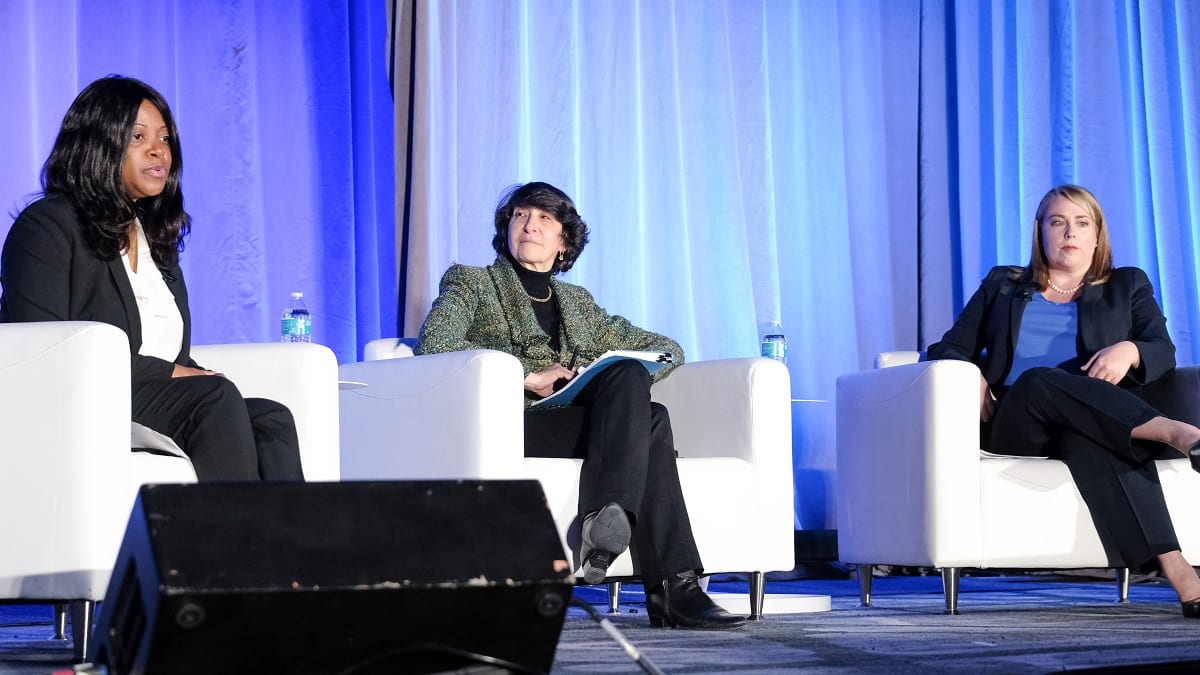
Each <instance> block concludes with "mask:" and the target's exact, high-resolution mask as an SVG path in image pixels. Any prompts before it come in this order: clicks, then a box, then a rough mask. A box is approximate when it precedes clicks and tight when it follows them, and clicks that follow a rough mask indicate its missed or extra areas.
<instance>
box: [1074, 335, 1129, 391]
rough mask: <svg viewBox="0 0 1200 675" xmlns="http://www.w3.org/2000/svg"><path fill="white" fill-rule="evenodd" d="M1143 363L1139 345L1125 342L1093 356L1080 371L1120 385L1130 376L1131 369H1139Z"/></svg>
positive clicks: (1106, 348)
mask: <svg viewBox="0 0 1200 675" xmlns="http://www.w3.org/2000/svg"><path fill="white" fill-rule="evenodd" d="M1141 362H1142V355H1141V353H1140V352H1138V348H1137V345H1135V344H1133V343H1132V342H1130V341H1129V340H1124V341H1122V342H1118V343H1116V344H1115V345H1109V346H1107V347H1105V348H1104V349H1101V350H1100V351H1098V352H1096V353H1095V354H1092V358H1090V359H1088V361H1087V363H1085V364H1083V365H1082V366H1080V367H1079V369H1080V370H1082V371H1085V372H1086V373H1087V376H1088V377H1094V378H1096V379H1098V380H1104V381H1105V382H1111V383H1112V384H1118V383H1119V382H1120V381H1121V380H1123V379H1125V376H1126V375H1128V374H1129V369H1130V368H1137V367H1138V365H1140V364H1141Z"/></svg>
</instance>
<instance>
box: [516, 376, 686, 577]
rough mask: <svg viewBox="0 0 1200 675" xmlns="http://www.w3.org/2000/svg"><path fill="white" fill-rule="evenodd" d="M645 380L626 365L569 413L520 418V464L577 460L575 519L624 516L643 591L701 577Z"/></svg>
mask: <svg viewBox="0 0 1200 675" xmlns="http://www.w3.org/2000/svg"><path fill="white" fill-rule="evenodd" d="M650 383H651V380H650V375H649V374H648V373H647V372H646V368H645V367H644V366H642V365H641V364H639V363H636V362H632V361H628V362H621V363H617V364H615V365H613V366H610V367H609V368H607V369H606V370H604V371H603V372H601V373H600V374H598V375H597V376H596V377H595V378H594V379H592V381H591V382H589V383H588V384H587V386H585V387H584V388H583V390H582V391H581V392H580V393H579V395H578V396H576V398H575V401H574V403H573V404H572V405H570V406H565V407H561V408H553V409H549V410H538V409H532V410H529V411H527V412H526V413H525V456H527V457H573V458H577V459H583V460H584V462H583V468H582V470H581V471H580V475H579V514H580V517H583V516H584V515H586V514H588V513H591V512H593V511H596V510H599V509H600V508H602V507H603V506H605V505H606V504H609V503H611V502H616V503H618V504H620V505H621V507H622V508H624V509H625V511H626V512H627V513H628V514H629V515H630V522H631V524H632V525H633V542H632V544H633V554H634V556H636V559H637V562H638V566H639V568H640V570H641V573H642V581H643V583H644V584H645V586H646V588H647V589H649V588H653V587H654V586H655V585H656V584H657V583H661V582H662V580H663V579H665V578H666V577H667V576H668V575H671V574H678V573H680V572H686V571H688V570H700V569H701V568H702V567H703V565H702V564H701V562H700V554H699V553H698V552H697V551H696V541H695V539H694V538H693V536H692V525H691V520H690V519H689V518H688V513H687V506H686V504H684V501H683V491H682V489H681V488H680V486H679V468H678V466H677V465H676V463H675V444H674V439H673V438H672V435H671V420H670V417H669V416H668V414H667V409H666V408H665V407H663V406H662V405H659V404H657V403H652V402H651V401H650Z"/></svg>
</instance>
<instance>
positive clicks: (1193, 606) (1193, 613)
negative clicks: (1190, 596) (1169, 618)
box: [1179, 598, 1200, 619]
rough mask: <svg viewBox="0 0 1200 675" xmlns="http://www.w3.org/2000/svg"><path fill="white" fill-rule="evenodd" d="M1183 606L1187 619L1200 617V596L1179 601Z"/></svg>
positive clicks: (1184, 615)
mask: <svg viewBox="0 0 1200 675" xmlns="http://www.w3.org/2000/svg"><path fill="white" fill-rule="evenodd" d="M1179 604H1180V605H1181V606H1182V607H1183V617H1184V618H1185V619H1200V598H1197V599H1195V600H1188V601H1187V602H1181V603H1179Z"/></svg>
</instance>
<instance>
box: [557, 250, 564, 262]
mask: <svg viewBox="0 0 1200 675" xmlns="http://www.w3.org/2000/svg"><path fill="white" fill-rule="evenodd" d="M562 259H563V251H559V252H558V261H559V262H562Z"/></svg>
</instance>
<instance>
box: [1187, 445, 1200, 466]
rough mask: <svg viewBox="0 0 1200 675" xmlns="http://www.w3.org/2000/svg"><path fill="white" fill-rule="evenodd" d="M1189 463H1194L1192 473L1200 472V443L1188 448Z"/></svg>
mask: <svg viewBox="0 0 1200 675" xmlns="http://www.w3.org/2000/svg"><path fill="white" fill-rule="evenodd" d="M1187 456H1188V461H1189V462H1191V463H1192V471H1197V472H1200V441H1198V442H1197V443H1196V444H1195V445H1193V446H1192V447H1190V448H1188V451H1187Z"/></svg>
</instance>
